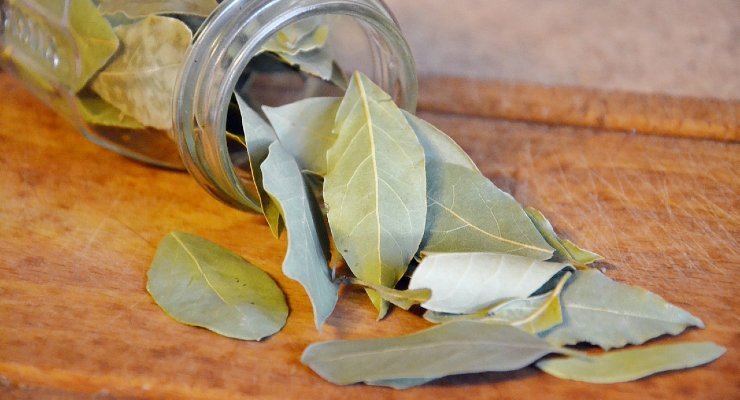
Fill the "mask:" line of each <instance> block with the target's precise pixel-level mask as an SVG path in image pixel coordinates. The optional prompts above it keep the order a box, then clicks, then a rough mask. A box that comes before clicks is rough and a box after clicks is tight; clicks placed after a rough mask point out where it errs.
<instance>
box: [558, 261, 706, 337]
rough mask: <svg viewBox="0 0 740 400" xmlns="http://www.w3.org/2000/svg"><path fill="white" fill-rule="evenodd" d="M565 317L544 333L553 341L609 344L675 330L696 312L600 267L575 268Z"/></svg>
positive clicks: (695, 320) (694, 321) (566, 296)
mask: <svg viewBox="0 0 740 400" xmlns="http://www.w3.org/2000/svg"><path fill="white" fill-rule="evenodd" d="M561 303H562V307H563V323H562V324H561V325H558V326H557V327H555V328H553V329H552V330H550V331H548V332H546V333H545V337H546V338H547V340H549V341H550V342H552V343H555V344H559V345H564V344H577V343H579V342H588V343H591V344H594V345H597V346H600V347H601V348H603V349H605V350H608V349H610V348H614V347H623V346H625V345H627V344H642V343H644V342H646V341H648V340H650V339H653V338H655V337H658V336H661V335H665V334H671V335H676V334H678V333H680V332H682V331H683V330H684V329H686V328H687V327H690V326H697V327H700V328H703V327H704V324H703V323H702V322H701V320H699V319H698V318H696V317H694V316H693V315H691V314H689V313H688V312H686V311H684V310H682V309H680V308H678V307H676V306H674V305H672V304H669V303H667V302H666V301H665V300H663V299H662V298H661V297H660V296H658V295H656V294H653V293H650V292H648V291H647V290H645V289H642V288H637V287H632V286H628V285H625V284H621V283H618V282H615V281H613V280H611V279H609V278H607V277H606V276H604V275H603V274H602V273H601V272H599V271H597V270H585V271H578V272H576V275H575V279H573V280H572V281H571V282H570V283H569V284H568V285H566V287H565V289H564V290H563V294H562V298H561Z"/></svg>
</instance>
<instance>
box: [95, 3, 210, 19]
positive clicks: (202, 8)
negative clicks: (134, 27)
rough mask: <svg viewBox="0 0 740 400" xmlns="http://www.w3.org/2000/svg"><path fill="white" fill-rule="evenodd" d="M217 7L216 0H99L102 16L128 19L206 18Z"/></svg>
mask: <svg viewBox="0 0 740 400" xmlns="http://www.w3.org/2000/svg"><path fill="white" fill-rule="evenodd" d="M216 6H218V3H217V2H216V0H100V5H99V6H98V10H100V12H101V13H102V14H107V15H112V14H116V13H119V12H120V13H123V14H124V15H126V16H127V17H129V18H143V17H146V16H147V15H155V14H183V15H198V16H201V17H207V16H208V15H210V14H211V12H212V11H213V10H214V9H215V8H216Z"/></svg>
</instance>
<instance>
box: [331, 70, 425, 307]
mask: <svg viewBox="0 0 740 400" xmlns="http://www.w3.org/2000/svg"><path fill="white" fill-rule="evenodd" d="M334 131H335V132H336V133H337V140H336V142H335V143H334V145H333V146H332V147H331V148H330V149H329V151H328V152H327V166H328V172H327V174H326V177H325V179H324V201H325V202H326V205H327V209H328V220H329V226H330V227H331V232H332V234H333V236H334V241H335V243H336V246H337V248H338V249H339V250H340V252H341V254H342V256H343V257H344V259H345V260H346V261H347V264H348V266H349V268H350V269H351V270H352V272H353V273H354V274H355V276H356V277H358V278H359V279H362V280H363V281H365V282H369V283H372V284H376V285H382V286H385V287H389V288H393V287H395V284H396V282H398V280H399V279H401V277H403V275H404V272H405V271H406V268H407V267H408V264H409V262H410V261H411V259H412V257H413V256H414V254H415V253H416V251H417V249H418V247H419V243H420V242H421V238H422V235H423V233H424V220H425V214H426V199H425V191H426V180H425V174H424V150H423V148H422V147H421V145H420V144H419V141H418V140H417V138H416V135H415V134H414V131H413V130H412V129H411V127H410V126H409V124H408V122H406V120H405V118H404V117H403V114H402V113H401V111H400V110H399V109H398V107H397V106H396V105H395V104H394V103H393V100H392V99H391V98H390V96H389V95H388V94H386V93H384V92H383V91H382V90H381V89H380V88H379V87H378V86H376V85H375V84H374V83H372V82H371V81H370V80H369V79H368V78H367V77H366V76H364V75H361V74H360V73H355V74H354V75H353V77H352V81H351V83H350V86H349V89H348V90H347V93H346V95H345V97H344V99H343V100H342V103H341V105H340V107H339V110H338V111H337V117H336V126H335V129H334ZM367 291H368V295H369V296H370V299H371V300H372V302H373V304H374V305H375V307H376V308H377V309H378V311H379V314H380V316H381V317H382V316H383V315H384V314H385V312H386V311H387V303H386V302H385V301H383V300H382V299H381V298H380V296H378V294H377V293H376V292H374V291H372V290H367Z"/></svg>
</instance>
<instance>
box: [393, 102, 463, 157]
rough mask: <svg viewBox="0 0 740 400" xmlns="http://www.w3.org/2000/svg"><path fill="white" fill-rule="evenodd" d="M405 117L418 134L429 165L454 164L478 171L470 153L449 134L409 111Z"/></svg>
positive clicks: (404, 114) (404, 112) (404, 113)
mask: <svg viewBox="0 0 740 400" xmlns="http://www.w3.org/2000/svg"><path fill="white" fill-rule="evenodd" d="M403 116H404V117H406V120H407V121H408V122H409V125H411V127H412V128H413V129H414V132H416V137H417V138H418V139H419V143H421V145H422V146H423V147H424V155H425V157H426V163H427V165H429V166H431V167H434V166H442V165H444V164H454V165H459V166H461V167H465V168H467V169H469V170H472V171H478V167H477V166H476V165H475V163H474V162H473V160H471V159H470V156H468V153H466V152H465V150H463V149H462V148H460V146H459V145H458V144H457V143H455V141H454V140H452V138H451V137H449V136H447V134H445V133H444V132H442V131H440V130H439V129H437V128H436V127H435V126H434V125H432V124H430V123H429V122H427V121H424V120H423V119H421V118H419V117H417V116H415V115H414V114H411V113H410V112H408V111H405V110H404V111H403Z"/></svg>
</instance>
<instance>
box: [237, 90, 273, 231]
mask: <svg viewBox="0 0 740 400" xmlns="http://www.w3.org/2000/svg"><path fill="white" fill-rule="evenodd" d="M234 96H235V97H236V102H237V103H238V104H239V113H240V114H241V117H242V129H243V131H244V141H245V143H246V145H247V154H248V155H249V169H250V170H251V171H252V180H253V181H254V184H255V186H256V187H257V199H258V200H259V203H260V207H261V208H262V214H264V215H265V220H267V225H269V226H270V231H271V232H272V234H273V235H274V236H275V237H280V232H281V231H282V219H281V217H280V210H279V209H278V207H277V206H276V205H275V204H273V202H272V200H271V199H270V196H269V195H268V194H267V193H266V192H265V189H264V187H263V183H262V170H261V168H260V165H262V162H263V161H265V159H266V158H267V154H268V152H269V148H270V145H271V144H272V143H274V142H276V141H277V140H278V139H277V135H275V131H274V130H273V129H272V127H271V126H270V124H268V123H267V122H266V121H265V120H264V119H262V117H260V115H259V114H257V112H256V111H254V110H252V107H250V106H249V105H248V104H247V102H245V101H244V99H242V98H241V96H239V95H238V94H234Z"/></svg>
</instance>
